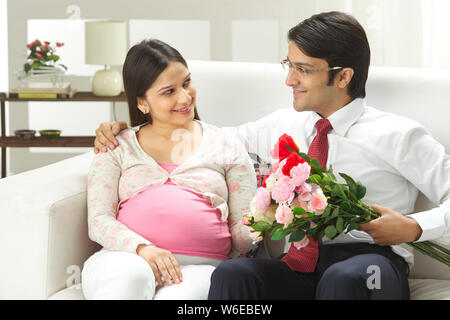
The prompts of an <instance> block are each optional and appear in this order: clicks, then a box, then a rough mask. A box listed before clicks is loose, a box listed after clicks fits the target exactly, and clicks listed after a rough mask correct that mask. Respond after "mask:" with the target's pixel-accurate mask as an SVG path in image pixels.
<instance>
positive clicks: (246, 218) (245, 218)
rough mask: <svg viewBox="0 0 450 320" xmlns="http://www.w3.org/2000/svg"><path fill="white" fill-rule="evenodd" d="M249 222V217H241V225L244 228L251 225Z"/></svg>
mask: <svg viewBox="0 0 450 320" xmlns="http://www.w3.org/2000/svg"><path fill="white" fill-rule="evenodd" d="M249 220H250V218H249V217H247V216H244V217H242V220H241V223H242V224H243V225H244V226H249V225H250V224H251V223H250V221H249Z"/></svg>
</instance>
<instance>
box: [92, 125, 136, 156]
mask: <svg viewBox="0 0 450 320" xmlns="http://www.w3.org/2000/svg"><path fill="white" fill-rule="evenodd" d="M126 128H128V126H127V123H126V122H123V121H120V122H119V121H116V122H102V123H101V124H100V127H98V129H97V130H95V141H94V152H95V153H99V152H100V151H101V152H106V151H108V148H110V149H111V150H114V149H115V148H116V147H117V146H118V145H119V142H117V139H116V138H115V136H117V135H118V134H119V132H120V131H121V130H124V129H126Z"/></svg>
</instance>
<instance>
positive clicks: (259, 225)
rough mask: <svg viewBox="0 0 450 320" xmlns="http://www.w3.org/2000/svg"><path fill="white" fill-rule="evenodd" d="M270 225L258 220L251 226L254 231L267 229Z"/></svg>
mask: <svg viewBox="0 0 450 320" xmlns="http://www.w3.org/2000/svg"><path fill="white" fill-rule="evenodd" d="M270 226H271V225H270V224H268V223H267V222H265V221H258V222H256V223H255V224H254V225H253V226H252V228H253V229H254V230H256V231H264V230H267V229H269V228H270Z"/></svg>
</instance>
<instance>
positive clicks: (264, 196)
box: [255, 187, 270, 212]
mask: <svg viewBox="0 0 450 320" xmlns="http://www.w3.org/2000/svg"><path fill="white" fill-rule="evenodd" d="M255 198H256V201H255V206H256V209H258V210H261V211H262V212H266V211H267V209H268V208H269V205H270V193H269V191H267V189H266V188H262V187H259V188H258V189H256V195H255Z"/></svg>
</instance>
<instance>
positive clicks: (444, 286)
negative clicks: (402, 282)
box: [409, 279, 450, 300]
mask: <svg viewBox="0 0 450 320" xmlns="http://www.w3.org/2000/svg"><path fill="white" fill-rule="evenodd" d="M409 288H410V291H411V300H450V280H436V279H409Z"/></svg>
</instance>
